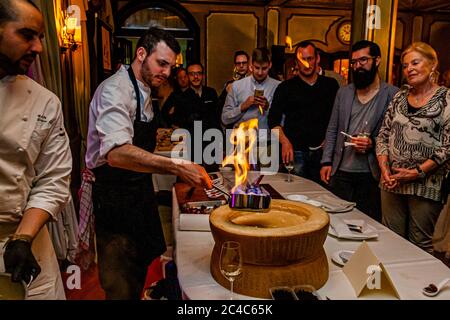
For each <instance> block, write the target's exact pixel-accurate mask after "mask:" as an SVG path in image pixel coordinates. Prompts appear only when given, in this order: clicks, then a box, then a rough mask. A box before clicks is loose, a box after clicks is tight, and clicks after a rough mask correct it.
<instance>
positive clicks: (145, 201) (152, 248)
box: [92, 67, 166, 266]
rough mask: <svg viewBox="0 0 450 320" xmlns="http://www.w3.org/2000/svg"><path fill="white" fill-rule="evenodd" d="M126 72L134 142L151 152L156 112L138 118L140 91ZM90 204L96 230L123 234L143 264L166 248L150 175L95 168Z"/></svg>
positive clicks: (149, 261) (106, 165) (102, 167)
mask: <svg viewBox="0 0 450 320" xmlns="http://www.w3.org/2000/svg"><path fill="white" fill-rule="evenodd" d="M128 74H129V77H130V79H131V82H132V83H133V87H134V91H135V93H136V100H137V108H136V119H135V121H134V124H133V129H134V137H133V145H134V146H136V147H139V148H141V149H144V150H146V151H149V152H152V151H153V150H154V148H155V144H156V130H157V128H158V120H157V119H156V118H157V114H156V113H155V111H154V113H155V114H154V118H153V120H152V121H151V122H143V121H141V99H140V91H139V87H138V84H137V81H136V78H135V76H134V74H133V70H132V68H131V67H130V68H129V69H128ZM93 171H94V174H95V183H94V185H93V194H92V195H93V204H94V210H93V211H94V215H95V229H96V232H97V233H101V234H106V235H111V234H112V235H113V234H118V235H123V236H125V237H127V239H128V240H130V241H131V243H132V245H133V246H134V248H135V250H136V256H137V259H138V260H139V262H140V263H141V264H143V266H145V265H148V264H150V263H151V262H152V261H153V259H155V258H156V257H158V256H160V255H161V254H162V253H164V251H165V250H166V245H165V241H164V234H163V231H162V227H161V221H160V218H159V213H158V206H157V203H156V198H155V192H154V189H153V182H152V175H151V174H149V173H140V172H135V171H130V170H125V169H120V168H113V167H111V166H109V165H108V164H104V165H102V166H100V167H98V168H95V169H94V170H93Z"/></svg>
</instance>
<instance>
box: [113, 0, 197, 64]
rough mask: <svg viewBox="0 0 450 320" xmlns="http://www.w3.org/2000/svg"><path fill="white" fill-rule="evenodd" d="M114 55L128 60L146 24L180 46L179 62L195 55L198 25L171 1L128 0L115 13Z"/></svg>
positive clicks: (182, 8)
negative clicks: (181, 56) (161, 31)
mask: <svg viewBox="0 0 450 320" xmlns="http://www.w3.org/2000/svg"><path fill="white" fill-rule="evenodd" d="M115 24H116V26H117V27H116V32H115V37H116V42H115V43H116V45H115V54H116V55H117V54H118V55H123V57H122V59H123V60H124V63H127V64H128V63H131V60H132V58H133V54H134V51H135V49H136V48H135V47H136V43H137V41H138V39H139V37H140V36H141V35H142V33H143V32H144V31H145V30H147V29H148V28H149V27H150V26H159V27H160V28H162V29H164V30H167V31H169V32H170V33H172V34H173V35H174V36H175V38H176V39H177V40H178V42H179V43H180V46H181V53H182V55H183V63H182V64H183V65H185V66H186V63H187V62H188V61H196V60H198V58H199V52H200V49H199V48H200V44H199V35H200V28H199V26H198V24H197V22H196V21H195V19H194V17H193V16H192V15H191V14H190V13H189V11H187V10H186V9H185V8H184V7H183V6H182V5H180V4H179V3H177V2H175V1H170V0H165V1H142V0H134V1H130V2H129V3H128V4H127V5H125V6H124V7H123V8H121V9H120V10H119V11H118V12H117V15H116V21H115Z"/></svg>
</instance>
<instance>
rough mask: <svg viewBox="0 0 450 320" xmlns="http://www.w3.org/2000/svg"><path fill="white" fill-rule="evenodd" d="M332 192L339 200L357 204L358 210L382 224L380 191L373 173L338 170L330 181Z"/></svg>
mask: <svg viewBox="0 0 450 320" xmlns="http://www.w3.org/2000/svg"><path fill="white" fill-rule="evenodd" d="M330 191H331V192H333V193H334V194H335V195H337V196H338V197H339V198H342V199H344V200H347V201H352V202H356V208H358V209H359V210H360V211H362V212H364V213H365V214H367V215H368V216H369V217H371V218H373V219H375V220H376V221H378V222H381V198H380V189H379V188H378V181H376V180H375V179H374V178H373V176H372V174H371V173H359V172H345V171H340V170H338V171H337V172H336V174H334V175H333V176H332V177H331V179H330Z"/></svg>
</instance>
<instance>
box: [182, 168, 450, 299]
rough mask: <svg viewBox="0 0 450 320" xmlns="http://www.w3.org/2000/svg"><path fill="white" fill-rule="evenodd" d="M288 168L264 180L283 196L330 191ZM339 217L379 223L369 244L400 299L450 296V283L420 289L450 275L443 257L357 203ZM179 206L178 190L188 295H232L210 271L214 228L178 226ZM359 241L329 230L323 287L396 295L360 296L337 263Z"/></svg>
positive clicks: (350, 294) (334, 293)
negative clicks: (433, 290)
mask: <svg viewBox="0 0 450 320" xmlns="http://www.w3.org/2000/svg"><path fill="white" fill-rule="evenodd" d="M285 178H286V175H285V174H277V175H275V176H265V177H264V178H263V180H262V182H261V183H269V184H270V185H271V186H272V187H274V188H275V189H276V190H277V191H279V192H280V193H281V194H282V195H283V196H286V195H288V194H294V193H301V194H305V195H309V196H314V195H317V194H323V193H328V192H329V191H327V190H325V189H323V188H322V187H321V186H319V185H318V184H316V183H314V182H312V181H309V180H306V179H303V178H300V177H296V176H295V177H293V179H294V182H292V183H287V182H285V181H284V180H285ZM339 217H342V218H349V219H363V220H365V221H366V222H368V223H370V224H371V225H372V226H374V227H376V228H377V230H378V232H379V237H378V238H377V239H376V240H370V241H368V244H369V246H370V248H371V249H372V250H373V252H374V253H375V254H376V256H377V257H378V259H379V260H380V261H381V262H382V263H383V265H384V266H385V267H386V269H387V271H388V273H389V275H390V276H391V279H392V280H393V282H394V284H395V286H396V288H397V290H398V293H399V295H400V298H401V299H445V300H450V287H449V288H447V289H446V290H445V291H443V292H441V293H440V294H439V295H438V296H437V297H434V298H428V297H426V296H424V295H423V294H422V292H421V290H422V288H423V287H426V286H427V285H428V284H429V283H438V282H440V281H441V280H442V279H444V278H446V277H450V269H449V268H447V267H446V266H445V265H444V264H443V263H442V262H441V261H439V260H438V259H436V258H434V257H433V256H431V255H430V254H428V253H426V252H424V251H423V250H421V249H419V248H418V247H416V246H414V245H413V244H411V243H410V242H408V241H407V240H405V239H403V238H402V237H400V236H398V235H397V234H395V233H394V232H392V231H391V230H389V229H388V228H386V227H384V226H383V225H381V224H380V223H378V222H376V221H374V220H372V219H371V218H370V217H368V216H366V215H365V214H363V213H361V212H360V211H358V210H356V209H354V210H352V211H350V212H346V213H339ZM178 223H179V207H178V203H177V200H176V196H175V194H174V196H173V227H174V235H175V261H176V263H177V267H178V278H179V281H180V286H181V288H182V290H183V292H184V295H185V297H186V298H189V299H206V300H215V299H228V298H229V291H228V290H227V289H225V288H223V287H222V286H221V285H219V284H218V283H217V282H216V281H215V280H214V279H213V278H212V276H211V273H210V255H211V252H212V249H213V246H214V240H213V238H212V235H211V233H210V232H195V231H179V230H178ZM360 244H361V242H360V241H350V240H341V239H337V238H334V237H332V236H328V237H327V239H326V241H325V244H324V248H325V251H326V254H327V256H328V263H329V267H330V268H329V269H330V276H329V279H328V281H327V283H326V284H325V286H323V287H322V288H321V289H320V290H319V293H320V294H321V295H322V296H327V297H329V298H330V299H332V300H334V299H395V297H393V296H383V295H380V294H377V292H376V291H374V290H372V291H371V292H370V294H369V295H362V296H360V297H356V295H355V293H354V291H353V289H352V287H351V285H350V282H349V281H348V280H347V278H346V276H345V275H344V273H343V272H342V268H341V267H339V266H337V265H335V264H334V263H333V262H332V261H331V259H330V256H331V254H333V253H334V252H336V251H337V250H343V249H345V250H355V249H356V248H357V247H358V246H359V245H360ZM236 298H237V299H255V298H253V297H248V296H243V295H239V294H237V295H236Z"/></svg>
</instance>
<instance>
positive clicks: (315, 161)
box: [268, 41, 339, 183]
mask: <svg viewBox="0 0 450 320" xmlns="http://www.w3.org/2000/svg"><path fill="white" fill-rule="evenodd" d="M295 55H296V64H297V66H298V70H299V73H298V75H297V76H295V77H293V78H291V79H289V80H287V81H285V82H283V83H281V84H280V85H279V86H278V88H277V90H276V91H275V94H274V97H273V101H272V107H271V109H270V112H269V116H268V120H269V127H270V128H275V129H279V139H280V144H281V157H282V161H283V163H288V162H290V161H294V173H295V174H297V175H299V176H302V177H305V178H307V179H311V180H313V181H316V182H317V183H321V180H320V168H321V165H320V160H321V157H322V145H323V141H324V139H325V132H326V129H327V126H328V121H329V119H330V115H331V111H332V108H333V103H334V98H335V96H336V92H337V91H338V89H339V84H338V83H337V81H336V80H335V79H332V78H328V77H325V76H321V75H318V74H317V66H318V64H319V62H320V56H319V54H318V52H317V50H316V47H315V45H314V44H313V43H312V42H309V41H302V42H301V43H299V44H298V46H297V48H296V50H295ZM283 115H284V123H283V120H282V118H283Z"/></svg>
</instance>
